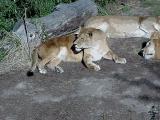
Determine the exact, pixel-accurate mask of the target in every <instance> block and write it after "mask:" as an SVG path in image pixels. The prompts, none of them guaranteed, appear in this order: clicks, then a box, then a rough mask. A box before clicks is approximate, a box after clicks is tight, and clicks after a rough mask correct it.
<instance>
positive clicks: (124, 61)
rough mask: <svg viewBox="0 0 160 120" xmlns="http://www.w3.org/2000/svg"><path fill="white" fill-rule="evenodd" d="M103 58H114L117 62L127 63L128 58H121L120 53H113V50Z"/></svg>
mask: <svg viewBox="0 0 160 120" xmlns="http://www.w3.org/2000/svg"><path fill="white" fill-rule="evenodd" d="M103 58H105V59H109V60H113V61H114V62H115V63H120V64H126V63H127V60H126V59H125V58H121V57H119V56H118V55H116V54H115V53H113V51H111V50H110V51H108V52H107V53H106V54H105V55H104V56H103Z"/></svg>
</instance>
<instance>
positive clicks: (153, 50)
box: [138, 32, 160, 60]
mask: <svg viewBox="0 0 160 120" xmlns="http://www.w3.org/2000/svg"><path fill="white" fill-rule="evenodd" d="M138 54H139V55H140V56H142V57H144V58H145V59H147V60H149V59H160V32H154V33H152V35H151V38H150V40H149V41H148V42H144V43H143V44H142V49H141V50H140V51H139V53H138Z"/></svg>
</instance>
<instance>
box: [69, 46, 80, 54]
mask: <svg viewBox="0 0 160 120" xmlns="http://www.w3.org/2000/svg"><path fill="white" fill-rule="evenodd" d="M71 50H72V51H73V53H74V54H78V53H80V52H81V51H82V50H83V48H78V47H77V45H76V44H73V45H72V47H71Z"/></svg>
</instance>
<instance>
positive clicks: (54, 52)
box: [27, 28, 126, 76]
mask: <svg viewBox="0 0 160 120" xmlns="http://www.w3.org/2000/svg"><path fill="white" fill-rule="evenodd" d="M77 37H78V38H77ZM77 37H76V35H74V34H70V35H67V36H61V37H57V38H52V39H49V40H47V41H46V42H44V43H42V44H40V45H39V46H37V47H36V48H35V49H34V50H33V53H32V67H31V69H30V70H29V71H28V72H27V75H28V76H32V75H33V72H34V71H35V69H36V68H38V70H39V72H40V73H42V74H46V73H47V70H46V69H45V68H44V67H45V66H47V67H48V68H50V69H52V70H55V71H56V72H59V73H62V72H63V69H62V68H61V67H60V66H59V64H60V62H61V61H64V62H83V63H84V65H85V66H86V67H87V68H89V69H92V70H95V71H99V70H100V66H99V65H97V64H95V63H93V61H98V60H100V59H101V58H102V57H103V58H105V59H110V60H114V61H115V63H121V64H125V63H126V59H125V58H121V57H118V56H117V55H116V54H115V53H114V52H113V51H112V50H111V49H110V48H109V46H108V43H107V41H106V34H105V33H104V32H103V31H101V30H99V29H95V28H85V29H81V31H80V33H79V35H78V36H77Z"/></svg>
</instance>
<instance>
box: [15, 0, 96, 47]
mask: <svg viewBox="0 0 160 120" xmlns="http://www.w3.org/2000/svg"><path fill="white" fill-rule="evenodd" d="M97 13H98V11H97V6H96V4H95V3H94V2H93V1H92V0H78V1H76V2H73V3H70V4H59V5H57V6H56V8H55V9H54V10H53V13H51V14H49V15H47V16H44V17H41V18H38V19H27V20H26V25H27V31H28V37H29V43H30V44H31V45H35V44H37V43H38V42H39V41H40V39H41V34H42V33H44V32H42V31H43V30H45V33H46V34H47V35H50V36H55V35H60V34H63V33H67V32H68V33H69V32H71V31H73V30H75V29H77V28H78V26H79V25H80V24H82V23H83V21H84V20H85V19H87V18H88V17H90V16H93V15H97ZM13 32H14V33H15V34H16V35H17V36H18V37H19V38H20V39H21V42H22V43H23V44H26V43H27V37H26V33H25V29H24V25H23V21H22V20H19V21H18V22H17V23H16V25H15V26H14V28H13Z"/></svg>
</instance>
